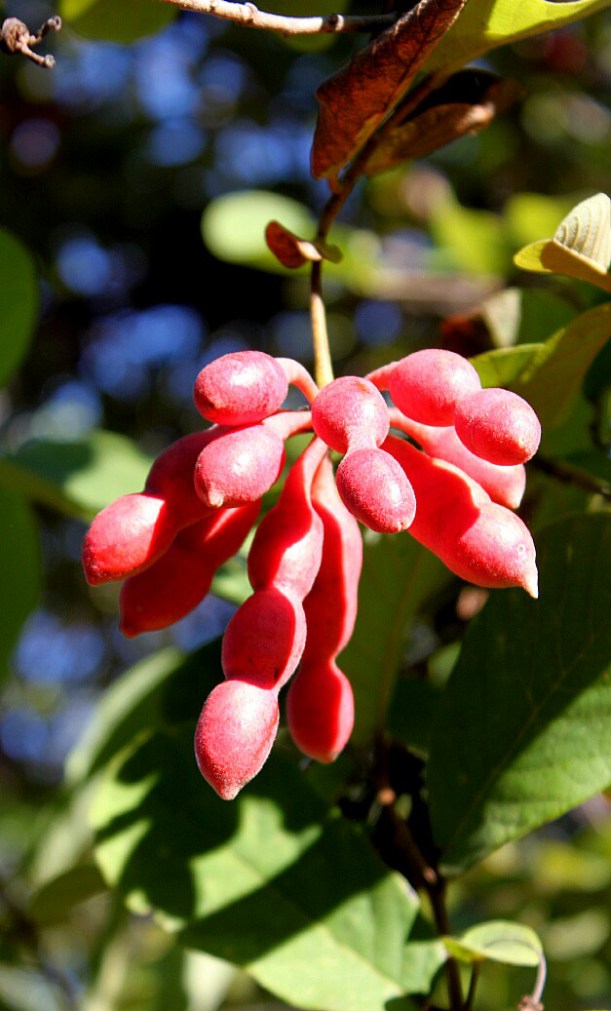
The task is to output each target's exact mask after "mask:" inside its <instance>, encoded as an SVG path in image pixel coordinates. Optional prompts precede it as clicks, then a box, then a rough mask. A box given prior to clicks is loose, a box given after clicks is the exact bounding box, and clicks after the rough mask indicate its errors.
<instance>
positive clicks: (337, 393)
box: [312, 376, 389, 453]
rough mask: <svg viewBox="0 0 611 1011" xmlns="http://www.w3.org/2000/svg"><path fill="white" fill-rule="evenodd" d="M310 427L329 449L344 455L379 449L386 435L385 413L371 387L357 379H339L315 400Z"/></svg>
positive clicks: (373, 387)
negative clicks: (374, 448) (355, 451)
mask: <svg viewBox="0 0 611 1011" xmlns="http://www.w3.org/2000/svg"><path fill="white" fill-rule="evenodd" d="M312 426H313V428H314V431H315V432H316V434H317V435H318V436H319V437H320V438H321V439H323V441H324V442H326V443H327V445H328V446H330V447H331V449H335V450H337V452H338V453H347V452H349V451H352V450H354V449H359V448H361V447H373V446H379V445H381V443H382V442H383V441H384V439H385V438H386V436H387V434H388V427H389V424H388V412H387V409H386V404H385V402H384V398H383V397H382V395H381V394H380V393H379V392H378V390H377V389H376V388H375V386H374V385H373V383H370V382H369V381H368V380H367V379H361V378H360V377H358V376H343V377H341V378H340V379H334V380H333V382H331V383H329V384H328V385H327V386H325V387H324V388H323V389H322V390H321V391H320V393H319V394H318V396H317V397H316V400H315V401H314V403H313V404H312Z"/></svg>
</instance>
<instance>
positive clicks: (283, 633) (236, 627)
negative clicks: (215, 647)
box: [222, 586, 306, 689]
mask: <svg viewBox="0 0 611 1011" xmlns="http://www.w3.org/2000/svg"><path fill="white" fill-rule="evenodd" d="M305 640H306V621H305V615H304V613H303V607H302V604H301V601H299V600H297V599H296V598H294V597H292V596H291V595H289V594H288V593H286V592H283V591H282V590H279V589H277V588H276V587H274V586H270V587H267V588H265V589H263V590H258V591H257V592H256V593H253V594H252V596H251V597H248V598H247V599H246V600H245V601H244V603H243V604H242V605H241V606H240V607H239V608H238V610H237V611H236V613H235V614H234V615H233V617H232V618H231V620H230V622H229V624H228V625H227V628H226V629H225V634H224V636H223V646H222V664H223V671H224V674H225V677H226V678H227V679H228V680H240V681H248V682H249V684H253V685H258V686H259V687H260V688H267V689H270V688H274V689H275V688H280V687H282V685H283V684H286V682H287V681H288V679H289V678H290V677H291V675H292V674H293V673H294V671H295V668H296V667H297V664H298V663H299V661H300V659H301V654H302V653H303V647H304V646H305Z"/></svg>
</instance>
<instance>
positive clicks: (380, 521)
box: [335, 447, 416, 534]
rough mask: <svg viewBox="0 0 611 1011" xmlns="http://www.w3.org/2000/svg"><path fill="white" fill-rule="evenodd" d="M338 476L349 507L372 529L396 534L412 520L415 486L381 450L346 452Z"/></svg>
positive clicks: (414, 505)
mask: <svg viewBox="0 0 611 1011" xmlns="http://www.w3.org/2000/svg"><path fill="white" fill-rule="evenodd" d="M335 479H336V482H337V490H338V491H339V494H340V495H341V498H342V501H343V503H344V505H345V506H346V508H347V509H349V510H350V512H351V513H352V514H353V516H356V518H357V519H358V520H360V521H361V523H364V524H365V526H367V527H369V529H370V530H375V531H377V532H378V533H383V534H396V533H399V532H400V531H401V530H407V529H408V527H409V526H410V525H411V523H412V522H413V519H414V515H415V513H416V498H415V496H414V491H413V488H412V486H411V484H410V482H409V480H408V479H407V477H406V475H405V473H404V472H403V470H402V469H401V467H400V466H398V464H397V462H396V461H395V460H393V458H392V456H389V454H388V453H385V452H384V451H383V450H382V449H377V448H375V447H374V448H371V449H357V450H354V451H351V452H349V453H347V454H346V456H345V457H344V459H343V460H342V461H341V462H340V464H339V466H338V468H337V473H336V475H335Z"/></svg>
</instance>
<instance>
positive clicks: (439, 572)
mask: <svg viewBox="0 0 611 1011" xmlns="http://www.w3.org/2000/svg"><path fill="white" fill-rule="evenodd" d="M453 578H454V577H453V576H452V575H451V574H450V573H449V572H448V570H447V569H446V567H445V566H444V565H443V564H442V562H440V561H439V559H438V558H436V557H435V555H433V554H431V552H430V551H427V549H426V548H423V547H422V546H421V545H420V544H418V543H417V542H416V541H415V540H414V539H413V538H412V537H410V536H409V534H395V535H394V536H392V537H391V536H386V537H381V536H379V535H377V536H376V535H372V536H368V537H367V538H366V541H365V553H364V559H363V575H362V577H361V582H360V586H359V610H358V616H357V621H356V627H355V630H354V633H353V635H352V638H351V640H350V643H349V645H348V646H347V648H346V649H345V650H344V652H343V653H342V654H341V656H340V658H339V665H340V667H341V669H342V670H343V671H345V672H346V674H347V675H348V677H349V678H350V681H351V682H352V687H353V689H354V695H355V700H356V727H355V731H354V735H353V740H355V741H359V742H367V743H368V742H369V741H371V739H372V738H373V737H374V736H375V734H376V733H377V732H378V731H379V730H380V729H381V728H382V727H383V726H384V723H385V720H386V714H387V711H388V706H389V703H390V699H391V696H392V693H393V690H394V684H395V679H396V676H397V672H398V669H399V666H400V663H401V657H402V654H403V651H404V648H405V637H406V634H407V629H408V626H409V623H410V621H411V619H413V617H414V616H415V615H416V614H417V613H418V611H419V609H420V608H421V607H422V606H423V604H424V602H425V601H426V600H427V598H429V597H430V596H431V595H432V594H433V593H434V592H435V591H436V590H438V589H439V588H440V587H441V586H443V585H444V584H445V583H447V582H449V581H450V580H451V579H453Z"/></svg>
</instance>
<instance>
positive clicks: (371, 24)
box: [162, 0, 397, 35]
mask: <svg viewBox="0 0 611 1011" xmlns="http://www.w3.org/2000/svg"><path fill="white" fill-rule="evenodd" d="M162 3H168V4H171V5H172V6H173V7H179V8H180V9H181V10H183V11H195V12H196V13H198V14H212V15H213V16H214V17H217V18H221V19H222V20H224V21H233V22H234V23H235V24H237V25H242V27H244V28H261V29H264V30H266V31H271V32H279V33H280V34H281V35H324V34H326V35H337V34H339V33H341V32H375V31H381V30H382V29H384V28H388V27H389V26H390V25H392V24H394V23H395V21H396V20H397V15H396V14H372V15H369V16H367V15H364V16H363V17H358V16H356V15H355V16H348V17H343V16H342V15H341V14H328V15H326V16H325V17H313V18H312V17H310V18H304V17H297V18H290V17H283V16H282V15H281V14H267V13H266V12H265V11H260V10H259V8H258V7H256V6H255V4H253V3H234V2H230V0H162Z"/></svg>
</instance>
